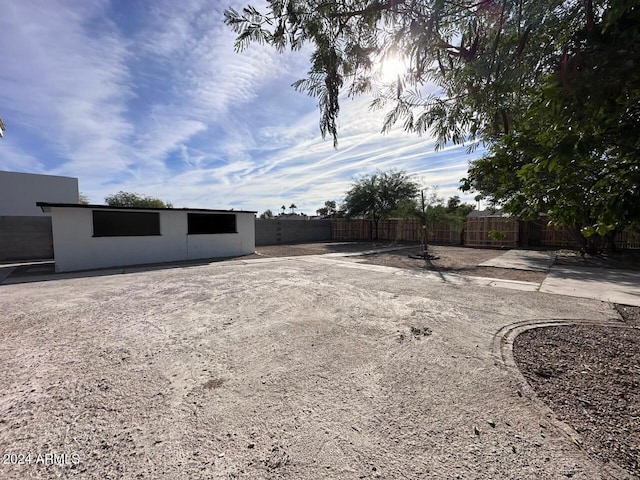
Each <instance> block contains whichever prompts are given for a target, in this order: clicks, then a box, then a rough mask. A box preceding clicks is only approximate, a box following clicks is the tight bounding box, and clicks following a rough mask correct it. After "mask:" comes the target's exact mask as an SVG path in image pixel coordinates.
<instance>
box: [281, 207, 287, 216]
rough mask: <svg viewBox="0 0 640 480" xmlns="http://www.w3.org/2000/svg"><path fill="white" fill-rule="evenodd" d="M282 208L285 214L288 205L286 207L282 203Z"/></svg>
mask: <svg viewBox="0 0 640 480" xmlns="http://www.w3.org/2000/svg"><path fill="white" fill-rule="evenodd" d="M280 208H281V209H282V215H284V212H285V210H286V209H287V207H285V206H284V205H282V206H281V207H280Z"/></svg>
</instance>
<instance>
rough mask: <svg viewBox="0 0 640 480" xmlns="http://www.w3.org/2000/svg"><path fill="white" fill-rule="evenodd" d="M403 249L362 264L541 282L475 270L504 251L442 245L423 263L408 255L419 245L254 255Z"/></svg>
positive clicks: (520, 273) (268, 250)
mask: <svg viewBox="0 0 640 480" xmlns="http://www.w3.org/2000/svg"><path fill="white" fill-rule="evenodd" d="M398 246H406V247H411V246H413V248H407V249H403V250H396V251H392V252H386V253H377V254H375V255H367V256H364V257H362V258H363V262H364V263H368V264H372V265H384V266H389V267H397V268H409V269H413V270H430V271H441V272H450V273H458V274H460V275H470V276H474V277H489V278H501V279H505V280H521V281H527V282H541V281H542V280H544V277H545V274H544V273H542V272H528V271H525V270H512V269H504V268H493V267H479V266H478V264H480V263H483V262H485V261H487V260H491V259H492V258H495V257H497V256H500V255H502V254H503V253H504V252H505V250H501V249H481V248H465V247H451V246H443V245H431V246H429V249H428V251H429V254H431V255H434V256H436V257H438V258H437V259H434V260H430V261H428V262H426V261H425V260H423V259H416V258H410V257H409V254H418V253H421V252H422V247H421V246H420V245H415V244H410V243H391V242H357V243H355V242H334V243H307V244H297V245H270V246H260V247H257V249H256V250H257V252H258V253H259V254H261V255H264V256H267V257H279V256H297V255H321V254H325V253H350V252H358V251H363V250H374V249H379V248H390V247H398Z"/></svg>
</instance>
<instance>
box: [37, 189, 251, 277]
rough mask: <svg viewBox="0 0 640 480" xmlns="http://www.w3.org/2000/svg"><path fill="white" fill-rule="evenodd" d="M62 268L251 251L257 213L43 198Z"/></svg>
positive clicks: (160, 260) (229, 254) (94, 266)
mask: <svg viewBox="0 0 640 480" xmlns="http://www.w3.org/2000/svg"><path fill="white" fill-rule="evenodd" d="M38 206H39V207H40V208H42V210H43V211H44V212H50V213H51V217H52V227H53V249H54V257H55V263H56V271H57V272H66V271H72V270H88V269H94V268H105V267H115V266H124V265H139V264H147V263H161V262H172V261H181V260H194V259H204V258H214V257H232V256H240V255H248V254H251V253H253V252H254V251H255V214H256V212H247V211H233V210H205V209H188V208H185V209H173V208H135V207H107V206H104V205H78V204H67V203H47V202H38Z"/></svg>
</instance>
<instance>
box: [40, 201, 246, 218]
mask: <svg viewBox="0 0 640 480" xmlns="http://www.w3.org/2000/svg"><path fill="white" fill-rule="evenodd" d="M36 206H38V207H40V208H42V209H44V208H52V207H55V208H89V209H93V210H96V209H101V210H147V211H172V212H224V213H253V214H254V215H255V214H257V213H258V212H257V211H253V210H221V209H210V208H166V207H165V208H159V207H112V206H110V205H85V204H81V203H49V202H36Z"/></svg>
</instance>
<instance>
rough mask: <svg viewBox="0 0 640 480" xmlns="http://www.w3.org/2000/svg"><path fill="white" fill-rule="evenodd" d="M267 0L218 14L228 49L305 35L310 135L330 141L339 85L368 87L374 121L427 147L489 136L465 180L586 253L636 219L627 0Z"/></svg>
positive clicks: (639, 33) (635, 43)
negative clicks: (558, 229)
mask: <svg viewBox="0 0 640 480" xmlns="http://www.w3.org/2000/svg"><path fill="white" fill-rule="evenodd" d="M268 5H269V6H268V7H267V11H266V12H265V13H262V12H259V11H257V10H256V9H255V8H253V7H247V8H245V9H244V10H243V11H242V12H237V11H234V10H227V11H226V12H225V16H226V18H225V21H226V23H227V24H228V25H229V26H230V27H231V28H232V29H233V30H235V32H236V33H237V34H238V37H237V43H236V48H237V49H244V48H246V47H247V46H248V45H249V44H250V43H251V42H259V43H267V44H270V45H273V46H275V47H276V48H277V49H278V50H279V51H283V50H284V49H285V48H291V49H293V50H298V49H300V48H301V47H302V46H303V45H304V44H309V46H310V47H311V51H312V54H311V58H310V69H309V72H308V76H307V78H305V79H302V80H300V81H298V82H296V83H295V84H294V87H295V88H296V89H298V90H301V91H305V92H307V93H309V94H310V95H312V96H315V97H317V98H318V105H319V108H320V117H321V119H320V130H321V133H322V135H323V136H325V135H331V136H332V137H333V138H334V143H335V142H336V141H337V118H338V114H339V110H340V105H339V95H340V92H341V91H342V90H345V89H346V90H347V92H348V93H349V95H358V94H362V93H369V94H372V95H373V96H374V100H373V102H372V107H374V108H390V110H389V112H388V114H387V117H386V121H385V124H384V125H383V131H386V130H388V129H389V128H390V127H391V126H392V125H394V124H395V123H397V122H399V121H402V123H403V126H404V128H405V129H406V130H409V131H414V132H417V133H419V134H422V133H430V134H431V135H433V136H434V137H435V138H436V140H437V143H436V148H440V147H442V146H444V145H445V143H447V142H452V143H455V144H463V143H465V142H471V147H470V148H474V147H475V146H477V145H478V142H486V143H488V144H489V145H490V150H489V154H488V155H486V156H485V157H484V158H482V159H481V160H479V161H477V162H475V163H474V164H473V165H472V166H471V169H470V171H469V175H468V177H467V178H466V179H464V180H463V190H475V191H478V192H479V193H480V194H482V195H483V196H484V197H485V198H486V199H487V201H488V203H489V204H490V205H492V204H493V205H504V207H505V209H506V210H507V211H509V212H512V213H515V214H518V215H523V216H525V217H533V216H537V215H538V213H539V212H545V213H549V215H550V220H551V222H552V223H553V224H555V225H566V226H568V227H570V228H571V229H572V231H574V232H575V236H576V239H577V240H579V241H580V242H581V244H582V248H583V249H584V250H589V251H596V250H598V249H600V248H602V246H606V244H607V243H608V242H609V240H610V238H611V237H612V235H613V233H614V232H615V231H616V230H618V229H621V228H627V227H628V226H630V225H637V224H638V222H639V221H640V220H639V219H640V178H639V176H640V167H639V166H638V163H639V162H638V158H639V156H640V155H639V153H640V140H639V136H638V132H639V131H640V6H639V5H638V2H637V1H631V0H583V1H566V0H513V1H507V0H503V1H498V0H487V1H476V0H469V1H467V0H460V1H455V2H452V1H442V0H414V1H404V0H399V1H396V0H393V1H380V0H342V1H340V2H335V1H326V0H304V1H303V0H269V2H268ZM394 56H400V57H402V59H403V60H404V62H405V64H406V65H407V69H406V71H405V72H404V73H401V74H400V75H398V76H397V78H396V79H395V80H393V81H391V82H385V81H384V80H383V79H382V76H381V75H380V64H381V61H382V60H383V59H384V58H388V57H394ZM427 85H430V86H429V87H428V88H427V87H426V86H427ZM433 85H435V88H433V87H432V86H433ZM433 92H435V93H433ZM434 213H437V212H434Z"/></svg>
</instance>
